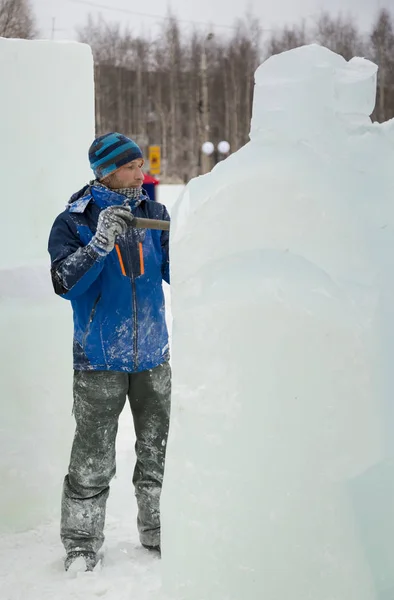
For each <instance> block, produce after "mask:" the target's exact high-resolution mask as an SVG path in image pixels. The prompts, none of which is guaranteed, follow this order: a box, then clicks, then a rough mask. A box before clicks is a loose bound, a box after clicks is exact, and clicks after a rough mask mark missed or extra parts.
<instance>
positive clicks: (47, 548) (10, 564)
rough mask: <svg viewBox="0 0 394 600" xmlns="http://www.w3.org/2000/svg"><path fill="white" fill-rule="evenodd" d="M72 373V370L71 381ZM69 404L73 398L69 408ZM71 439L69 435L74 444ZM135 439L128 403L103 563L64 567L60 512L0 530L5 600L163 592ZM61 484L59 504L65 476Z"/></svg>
mask: <svg viewBox="0 0 394 600" xmlns="http://www.w3.org/2000/svg"><path fill="white" fill-rule="evenodd" d="M182 188H183V186H161V189H160V192H159V194H160V201H161V202H162V203H163V204H164V203H165V204H166V206H168V209H169V211H170V212H171V208H172V206H173V205H174V203H175V201H176V199H177V197H178V195H179V193H180V192H181V191H182ZM48 277H49V274H48ZM164 285H165V294H166V305H167V321H168V326H169V329H170V333H171V307H170V292H169V286H167V284H164ZM59 302H61V301H60V300H59ZM68 342H69V339H68V338H67V343H68ZM71 378H72V371H71V370H70V381H71ZM71 406H72V398H71V397H70V411H71ZM71 442H72V439H71V438H70V449H71ZM134 443H135V436H134V429H133V421H132V417H131V413H130V410H129V409H128V405H127V403H126V407H125V409H124V411H123V414H122V416H121V419H120V424H119V434H118V439H117V475H116V477H115V479H114V480H113V483H112V485H111V494H110V498H109V501H108V507H107V521H106V542H105V545H104V555H105V560H104V562H103V565H102V568H101V569H100V568H98V569H97V571H96V572H94V573H86V574H85V573H83V574H79V575H78V576H77V575H76V574H68V573H65V572H64V569H63V557H64V551H63V546H62V544H61V541H60V537H59V518H58V517H56V518H54V519H53V520H51V521H49V522H47V523H44V524H43V525H41V526H40V527H39V528H37V529H34V530H32V531H26V532H23V533H18V534H7V535H0V599H1V600H93V599H94V598H105V599H106V600H153V599H158V598H160V597H161V594H160V592H158V590H159V589H160V586H161V575H160V566H161V561H160V560H158V558H157V557H156V556H152V555H151V554H150V553H149V552H148V551H147V550H144V549H143V548H142V547H141V545H140V543H139V540H138V535H137V527H136V518H137V508H136V502H135V498H134V489H133V485H132V474H133V469H134V463H135V454H134ZM58 485H59V508H60V494H61V485H62V481H61V480H59V482H58Z"/></svg>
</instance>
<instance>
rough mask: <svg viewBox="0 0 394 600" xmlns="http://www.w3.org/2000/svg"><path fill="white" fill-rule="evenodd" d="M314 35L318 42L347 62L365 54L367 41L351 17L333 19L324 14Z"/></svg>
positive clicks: (318, 21)
mask: <svg viewBox="0 0 394 600" xmlns="http://www.w3.org/2000/svg"><path fill="white" fill-rule="evenodd" d="M313 33H314V37H315V39H316V41H317V42H319V43H320V44H321V45H322V46H326V48H329V49H330V50H332V51H333V52H336V53H337V54H341V55H342V56H343V57H344V58H346V60H350V59H351V58H353V56H362V55H364V54H365V49H366V44H365V40H364V39H363V36H362V35H361V33H360V31H359V30H358V28H357V25H356V24H355V23H354V22H353V21H352V19H351V17H347V18H344V17H342V16H341V15H339V16H338V17H332V16H331V15H330V14H329V13H328V12H323V13H322V14H321V15H320V17H319V18H318V20H317V23H316V29H315V31H314V32H313Z"/></svg>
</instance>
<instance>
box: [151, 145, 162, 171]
mask: <svg viewBox="0 0 394 600" xmlns="http://www.w3.org/2000/svg"><path fill="white" fill-rule="evenodd" d="M160 163H161V152H160V146H149V171H150V173H151V175H160Z"/></svg>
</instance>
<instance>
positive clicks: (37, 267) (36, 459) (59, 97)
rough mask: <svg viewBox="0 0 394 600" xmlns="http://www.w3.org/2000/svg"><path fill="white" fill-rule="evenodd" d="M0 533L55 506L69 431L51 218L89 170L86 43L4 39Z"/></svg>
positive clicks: (66, 341) (65, 328) (64, 330)
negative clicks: (53, 279) (54, 286)
mask: <svg viewBox="0 0 394 600" xmlns="http://www.w3.org/2000/svg"><path fill="white" fill-rule="evenodd" d="M0 87H1V94H0V171H1V180H2V181H1V225H0V227H1V234H0V372H1V376H0V480H1V492H0V532H3V531H13V530H18V529H19V530H20V529H24V528H27V527H32V526H35V525H37V524H38V523H39V522H40V521H42V520H43V519H46V518H48V517H49V516H50V515H51V514H53V513H54V512H56V511H57V510H58V508H59V502H60V492H61V486H62V480H63V477H64V474H65V472H66V469H67V461H68V456H69V452H70V445H71V440H72V428H73V420H72V417H71V411H72V317H71V307H70V305H69V303H68V302H66V301H63V300H61V299H59V298H58V297H56V296H55V294H54V292H53V290H52V285H51V280H50V272H49V255H48V253H47V241H48V236H49V231H50V227H51V225H52V223H53V221H54V219H55V217H56V216H57V214H59V213H60V212H61V211H62V210H63V208H64V207H65V205H66V203H67V200H68V198H69V197H70V195H71V194H72V193H73V192H74V191H75V190H77V189H79V188H80V187H82V185H84V183H86V181H87V180H88V179H89V176H90V175H89V164H88V160H87V149H88V148H89V144H90V143H91V141H92V139H93V137H94V81H93V59H92V53H91V50H90V48H89V47H88V46H86V45H82V44H77V43H57V42H56V43H54V42H45V41H25V40H6V39H0Z"/></svg>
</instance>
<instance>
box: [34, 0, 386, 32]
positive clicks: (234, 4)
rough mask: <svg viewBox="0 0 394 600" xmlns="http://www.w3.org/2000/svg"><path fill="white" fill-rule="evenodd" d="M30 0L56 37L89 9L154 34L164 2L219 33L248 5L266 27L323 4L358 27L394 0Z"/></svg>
mask: <svg viewBox="0 0 394 600" xmlns="http://www.w3.org/2000/svg"><path fill="white" fill-rule="evenodd" d="M32 4H33V7H34V9H35V13H36V16H37V19H38V25H39V28H40V30H41V36H42V37H51V34H52V27H53V22H54V27H55V39H70V38H71V39H72V38H74V36H75V27H77V26H78V25H81V24H83V23H85V21H86V18H87V15H88V14H89V13H92V14H101V15H102V16H103V17H104V18H105V19H106V20H112V21H121V22H123V23H125V24H128V25H129V26H130V27H132V28H133V30H134V31H137V32H142V31H145V32H152V33H153V34H155V33H156V32H157V30H158V28H159V27H160V25H161V24H163V17H165V16H166V15H167V14H168V12H167V10H168V6H170V7H171V9H172V11H173V13H175V14H176V15H177V16H178V18H179V19H181V20H183V21H184V22H183V27H184V28H185V29H188V28H189V27H192V25H191V24H190V23H188V21H194V22H196V23H195V24H196V26H197V27H201V28H203V29H204V23H207V24H213V25H214V30H215V32H217V33H219V32H223V33H225V32H226V31H227V32H231V29H229V27H230V26H231V25H232V24H233V23H234V19H236V18H237V17H241V16H243V15H244V14H245V12H246V11H247V10H248V9H252V11H253V13H254V14H255V15H256V16H257V17H259V19H260V21H261V24H262V26H263V27H264V28H267V29H270V28H275V27H279V26H281V25H284V24H292V23H294V22H297V21H299V20H301V19H305V20H306V22H307V23H308V22H311V21H312V20H313V19H314V18H316V16H317V15H318V14H319V12H320V11H321V10H323V9H325V10H329V11H330V12H331V13H333V14H337V13H339V12H342V13H343V14H346V13H351V14H352V15H354V17H355V18H356V19H357V21H358V23H359V25H360V27H362V28H363V29H366V28H367V27H368V26H369V25H370V24H371V22H372V21H373V19H374V18H375V16H376V13H377V11H378V10H379V8H383V7H387V8H389V9H391V10H392V11H393V12H394V0H170V1H169V2H167V0H145V1H144V2H141V1H140V2H137V1H136V0H32ZM104 7H109V8H104ZM116 9H119V10H116ZM53 19H54V21H53ZM201 23H202V24H201Z"/></svg>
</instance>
